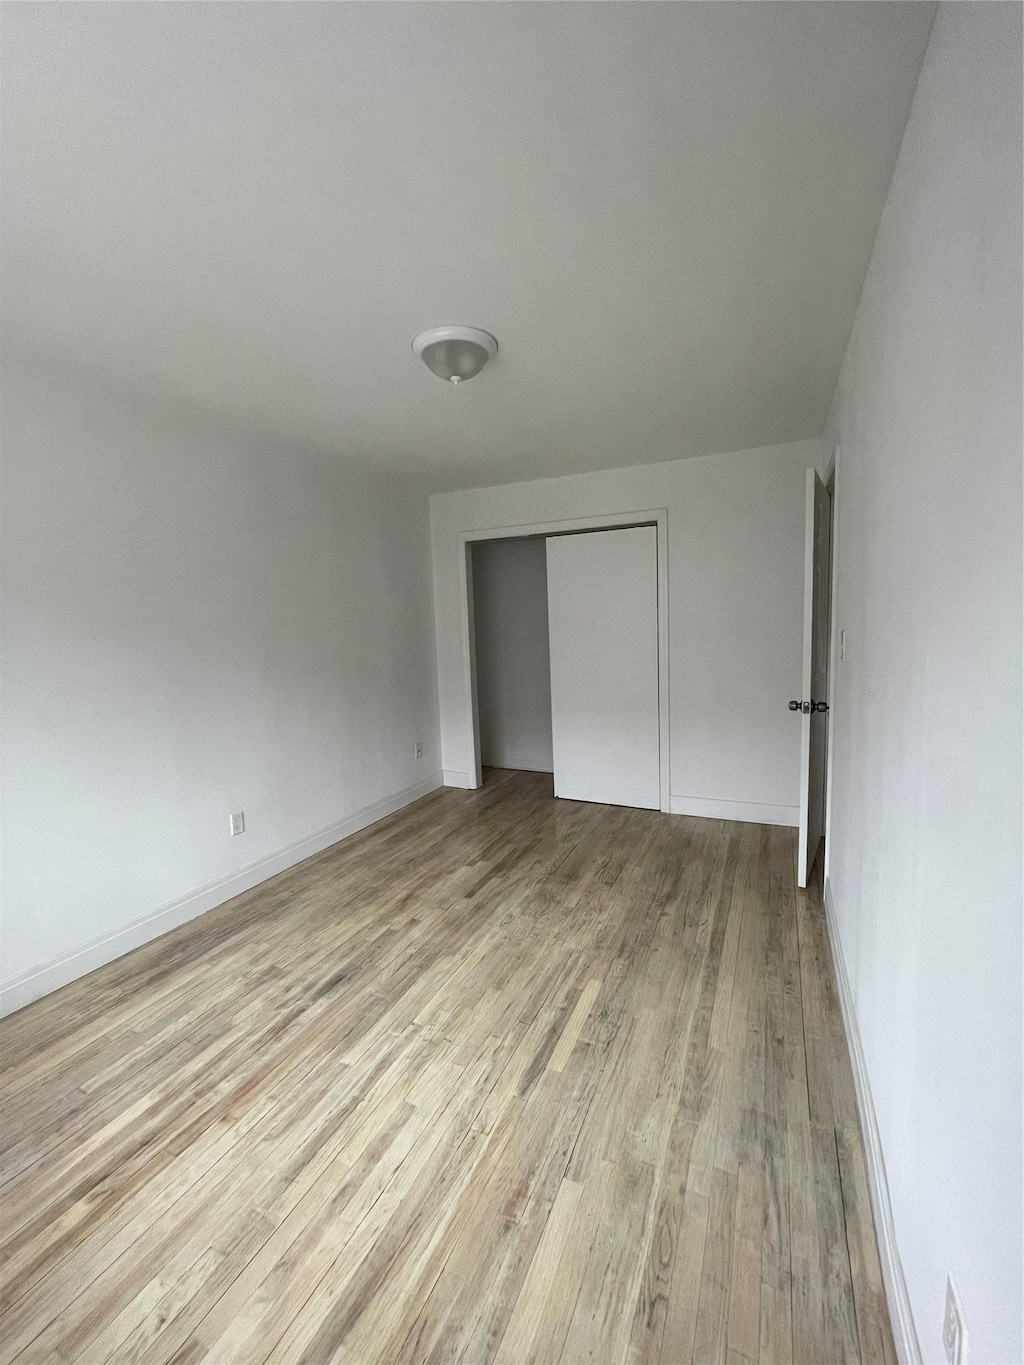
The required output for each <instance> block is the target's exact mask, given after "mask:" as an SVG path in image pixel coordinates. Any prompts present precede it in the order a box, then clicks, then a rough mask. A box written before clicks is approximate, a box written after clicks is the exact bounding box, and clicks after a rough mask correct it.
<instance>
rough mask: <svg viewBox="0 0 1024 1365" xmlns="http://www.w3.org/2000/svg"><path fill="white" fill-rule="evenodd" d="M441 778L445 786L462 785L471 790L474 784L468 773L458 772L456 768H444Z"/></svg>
mask: <svg viewBox="0 0 1024 1365" xmlns="http://www.w3.org/2000/svg"><path fill="white" fill-rule="evenodd" d="M441 779H442V782H443V783H444V785H445V786H446V787H462V788H464V789H465V788H468V789H469V790H472V789H473V788H474V787H475V786H476V783H475V782H474V781H473V779H472V778H471V777H470V775H469V773H462V772H459V770H458V768H445V770H444V772H443V773H442V774H441Z"/></svg>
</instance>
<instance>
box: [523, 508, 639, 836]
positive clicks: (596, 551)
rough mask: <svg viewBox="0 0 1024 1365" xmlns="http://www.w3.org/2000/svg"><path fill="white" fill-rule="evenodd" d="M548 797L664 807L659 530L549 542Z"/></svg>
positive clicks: (555, 538)
mask: <svg viewBox="0 0 1024 1365" xmlns="http://www.w3.org/2000/svg"><path fill="white" fill-rule="evenodd" d="M547 556H548V631H549V638H550V648H551V739H552V750H553V753H554V770H555V795H556V796H562V797H567V798H568V799H569V800H572V801H600V802H603V803H605V804H607V805H612V806H641V807H643V808H645V809H647V810H659V809H660V808H661V777H660V774H661V764H660V717H659V709H658V532H657V528H656V527H654V526H631V527H628V528H625V529H623V530H615V531H585V532H581V533H578V534H575V535H565V536H552V537H550V538H549V539H548V542H547Z"/></svg>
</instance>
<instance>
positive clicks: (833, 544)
mask: <svg viewBox="0 0 1024 1365" xmlns="http://www.w3.org/2000/svg"><path fill="white" fill-rule="evenodd" d="M841 453H842V451H841V448H840V446H839V445H838V444H836V445H835V446H834V447H833V450H832V465H831V468H830V469H829V471H828V477H827V478H826V480H825V487H826V488H827V489H828V492H829V518H830V522H831V524H830V526H829V566H828V570H829V572H828V712H827V713H826V716H825V719H826V721H827V722H828V723H827V725H826V727H825V744H826V749H825V829H824V836H823V837H824V840H825V855H824V858H823V860H822V868H821V873H822V884H823V885H825V884H827V882H828V873H829V849H830V848H831V845H832V788H833V772H832V759H833V753H834V751H835V723H836V667H837V665H838V663H839V623H838V616H839V613H838V612H837V611H836V585H837V581H838V570H839V457H840V455H841Z"/></svg>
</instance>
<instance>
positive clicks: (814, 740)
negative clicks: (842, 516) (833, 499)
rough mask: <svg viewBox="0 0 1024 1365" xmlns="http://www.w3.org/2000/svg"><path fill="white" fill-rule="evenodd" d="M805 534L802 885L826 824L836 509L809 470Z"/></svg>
mask: <svg viewBox="0 0 1024 1365" xmlns="http://www.w3.org/2000/svg"><path fill="white" fill-rule="evenodd" d="M806 505H807V524H806V534H805V539H804V660H803V677H802V691H801V695H800V699H799V700H798V701H791V702H790V703H789V708H790V710H791V711H799V712H800V840H799V846H798V850H797V869H796V872H797V885H798V886H806V885H807V883H808V881H809V880H810V875H811V868H812V867H813V866H814V860H815V858H816V857H817V856H818V845H819V844H820V843H821V835H822V831H823V829H824V825H825V735H826V729H825V726H826V720H825V713H826V712H827V711H828V703H827V702H826V700H825V698H826V697H827V695H828V635H829V631H828V608H829V597H828V579H829V553H830V538H831V508H830V499H829V495H828V490H827V489H826V487H825V485H824V484H823V483H822V481H821V479H820V478H819V477H818V475H817V472H816V471H815V470H813V469H809V470H808V471H807V504H806Z"/></svg>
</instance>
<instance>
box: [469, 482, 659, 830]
mask: <svg viewBox="0 0 1024 1365" xmlns="http://www.w3.org/2000/svg"><path fill="white" fill-rule="evenodd" d="M623 526H656V527H657V528H658V720H659V723H658V729H659V743H658V750H659V770H660V780H659V794H660V801H661V809H662V810H663V811H666V812H668V811H670V810H671V809H672V795H671V793H672V782H671V768H670V758H669V754H670V747H669V704H668V700H669V699H668V685H669V679H668V644H669V640H668V508H667V507H656V508H643V509H641V510H639V511H636V512H608V513H605V514H604V515H602V516H592V517H570V518H568V519H566V520H562V521H537V522H529V523H527V524H525V525H517V526H488V527H483V528H481V529H480V530H476V531H459V532H458V533H457V537H456V539H457V546H456V548H457V555H458V564H459V607H460V614H461V631H462V671H463V678H464V680H465V703H464V706H463V724H464V726H465V730H466V736H467V738H468V741H469V752H470V753H471V754H472V767H471V770H470V772H469V773H468V774H467V776H468V778H469V784H468V785H469V786H470V787H471V788H473V787H479V786H480V785H481V784H482V782H483V773H482V769H481V763H480V719H479V712H478V706H477V695H476V639H475V634H474V630H473V559H472V549H471V547H472V545H473V544H474V543H475V542H476V541H480V540H519V539H521V538H523V537H526V536H555V535H562V534H566V533H569V532H573V531H611V530H615V529H617V528H619V527H623Z"/></svg>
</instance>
